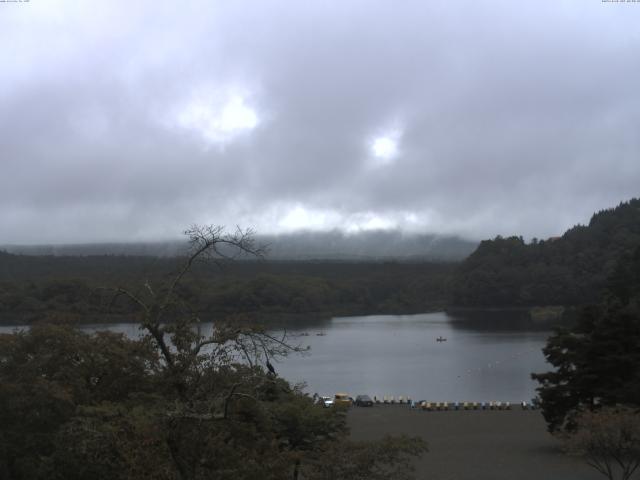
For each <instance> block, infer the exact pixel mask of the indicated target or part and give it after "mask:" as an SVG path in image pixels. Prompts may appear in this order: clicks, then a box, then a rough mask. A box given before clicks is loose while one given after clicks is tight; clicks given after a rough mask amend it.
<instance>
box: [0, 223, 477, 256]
mask: <svg viewBox="0 0 640 480" xmlns="http://www.w3.org/2000/svg"><path fill="white" fill-rule="evenodd" d="M257 240H258V242H259V243H261V244H266V245H268V255H267V258H270V259H278V260H350V261H356V260H363V261H364V260H376V259H404V260H446V261H452V260H461V259H463V258H465V257H466V256H468V255H469V254H470V253H471V252H472V251H473V250H474V249H475V248H476V246H477V242H473V241H469V240H465V239H462V238H460V237H455V236H440V235H433V234H408V233H402V232H399V231H386V230H385V231H382V230H381V231H375V232H361V233H354V234H345V233H342V232H340V231H337V230H334V231H330V232H322V233H319V232H300V233H291V234H282V235H259V236H257ZM1 248H2V249H3V250H5V251H7V252H9V253H21V254H27V255H58V256H61V255H143V256H161V257H166V256H175V255H178V254H180V253H181V252H183V251H184V249H185V248H186V245H185V244H184V243H183V242H180V241H167V242H139V243H91V244H68V245H5V246H2V247H1Z"/></svg>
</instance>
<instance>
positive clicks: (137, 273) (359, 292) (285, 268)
mask: <svg viewBox="0 0 640 480" xmlns="http://www.w3.org/2000/svg"><path fill="white" fill-rule="evenodd" d="M179 264H180V260H179V259H175V258H164V259H162V258H149V257H121V256H96V257H91V256H90V257H53V256H48V257H47V256H46V257H32V256H25V255H10V254H6V253H0V319H1V320H4V321H5V322H6V323H15V322H26V323H30V322H31V321H33V320H34V319H36V318H42V317H43V315H45V316H49V317H57V316H59V315H60V314H64V315H65V316H66V317H67V318H69V317H70V316H76V317H78V318H81V319H83V320H84V321H87V320H91V319H94V320H95V319H98V318H100V317H102V318H104V316H105V315H107V314H111V315H117V316H122V315H130V314H131V313H132V312H133V311H134V310H135V306H134V305H132V304H131V302H130V301H127V300H126V299H120V300H118V301H117V302H116V303H115V304H114V303H111V297H110V295H109V292H108V291H105V290H104V289H103V288H102V287H104V286H106V285H114V284H121V285H125V286H130V287H131V288H141V287H140V285H143V284H144V283H145V282H146V281H147V280H149V279H156V280H157V279H162V278H164V277H165V276H166V272H168V271H175V270H176V269H177V268H178V266H179ZM452 269H453V264H448V263H422V262H420V263H402V262H371V263H359V262H275V261H268V260H265V261H255V260H244V261H237V262H233V263H226V264H222V265H221V266H220V265H218V264H215V263H214V262H211V261H205V262H202V263H199V264H198V265H195V266H194V268H193V272H191V273H190V275H189V276H188V277H187V278H185V281H184V282H183V284H182V285H181V288H182V291H183V294H184V295H185V296H186V297H188V298H190V299H191V301H192V303H193V306H194V308H196V309H198V310H199V311H200V312H202V313H207V314H211V315H224V314H229V313H269V314H279V313H287V314H307V313H314V314H325V315H332V314H366V313H380V312H388V313H409V312H420V311H427V310H431V309H434V308H442V307H443V306H444V305H445V304H446V303H447V301H448V294H449V277H450V274H451V271H452Z"/></svg>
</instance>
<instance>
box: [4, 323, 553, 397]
mask: <svg viewBox="0 0 640 480" xmlns="http://www.w3.org/2000/svg"><path fill="white" fill-rule="evenodd" d="M82 328H83V329H84V330H87V331H94V330H99V329H110V330H113V331H119V332H123V333H125V334H127V335H129V336H131V337H135V336H137V335H139V330H138V326H137V324H113V325H106V324H105V325H85V326H83V327H82ZM11 330H12V328H11V327H4V328H0V332H7V331H11ZM288 332H289V333H290V334H291V335H292V340H294V341H296V342H297V343H301V344H303V345H309V346H310V347H311V350H310V351H309V353H307V354H305V355H303V356H301V355H293V356H291V357H288V358H285V359H283V360H281V361H279V362H277V363H275V362H274V366H275V368H276V371H277V372H278V374H279V375H281V376H283V377H285V378H287V379H288V380H290V381H292V382H306V384H307V391H308V392H309V393H314V392H317V393H319V394H321V395H333V394H334V393H335V392H347V393H349V394H351V395H352V396H354V397H355V395H358V394H368V395H370V396H372V397H373V396H374V395H376V396H378V397H382V396H384V395H394V396H396V397H397V396H398V395H403V396H405V397H406V396H410V397H411V398H413V399H416V400H418V399H428V400H434V401H465V400H469V401H491V400H500V401H510V402H519V401H522V400H530V399H531V398H532V397H533V396H534V395H535V388H536V383H535V382H533V381H532V380H531V379H530V374H531V372H542V371H546V370H549V368H550V367H549V365H548V364H547V363H546V362H545V359H544V357H543V355H542V352H541V349H542V347H543V346H544V344H545V341H546V339H547V337H548V336H549V333H550V332H549V331H548V330H540V329H536V328H534V327H533V326H532V325H530V324H528V323H523V322H522V321H519V320H518V319H516V318H505V317H504V315H503V316H502V317H501V318H498V317H497V316H496V315H493V314H491V315H488V316H487V315H485V316H482V317H476V318H473V319H465V318H461V317H454V316H450V315H447V314H446V313H444V312H438V313H427V314H419V315H373V316H362V317H336V318H332V319H331V320H328V321H326V322H322V323H316V324H314V325H307V326H302V327H297V328H296V329H293V330H292V329H289V330H288ZM318 333H321V334H322V335H318ZM438 337H443V338H446V341H444V342H438V341H437V340H436V339H437V338H438Z"/></svg>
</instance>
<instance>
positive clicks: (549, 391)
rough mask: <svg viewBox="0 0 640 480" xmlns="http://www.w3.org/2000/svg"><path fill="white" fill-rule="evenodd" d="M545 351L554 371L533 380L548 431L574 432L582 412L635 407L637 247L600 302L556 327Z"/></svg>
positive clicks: (638, 378)
mask: <svg viewBox="0 0 640 480" xmlns="http://www.w3.org/2000/svg"><path fill="white" fill-rule="evenodd" d="M544 354H545V356H546V358H547V360H548V362H549V363H550V364H551V365H553V366H554V367H555V370H554V371H552V372H547V373H541V374H534V375H533V378H534V379H536V380H537V381H538V382H540V388H539V389H538V392H539V395H540V399H541V401H542V403H541V404H542V411H543V414H544V416H545V419H546V420H547V422H548V425H549V429H550V430H551V431H558V430H564V429H567V430H569V431H570V430H573V429H574V428H575V427H576V418H577V416H579V415H580V414H581V413H582V412H584V411H591V410H599V409H601V408H602V407H616V406H619V405H625V406H630V407H633V408H634V409H635V410H636V411H637V410H638V409H640V247H639V248H637V249H636V250H635V251H634V252H633V253H632V254H628V255H625V256H623V257H622V258H621V259H620V261H619V263H618V265H617V266H616V267H615V268H614V270H613V273H612V275H611V276H610V278H609V281H608V285H607V288H606V290H605V295H604V298H603V300H602V302H600V303H599V304H597V305H593V306H589V307H584V308H583V309H581V310H580V312H579V313H578V314H577V316H576V318H575V320H574V324H573V325H572V326H571V327H565V328H560V329H558V330H557V331H556V333H555V334H554V335H553V336H551V337H550V338H549V340H548V342H547V345H546V347H545V349H544ZM638 433H639V434H640V432H638Z"/></svg>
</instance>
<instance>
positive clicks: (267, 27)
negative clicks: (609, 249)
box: [0, 0, 640, 243]
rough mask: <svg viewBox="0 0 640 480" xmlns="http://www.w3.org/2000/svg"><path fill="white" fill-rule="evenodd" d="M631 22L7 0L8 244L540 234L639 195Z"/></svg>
mask: <svg viewBox="0 0 640 480" xmlns="http://www.w3.org/2000/svg"><path fill="white" fill-rule="evenodd" d="M639 25H640V3H635V4H633V3H629V4H621V3H602V2H601V1H600V0H583V1H571V2H563V1H559V0H548V1H530V2H514V1H512V0H510V1H504V2H501V1H486V2H482V1H477V0H473V1H464V0H462V1H461V0H455V1H444V2H428V1H425V0H420V1H415V2H412V1H406V0H403V1H388V2H375V1H372V0H366V1H347V0H340V1H335V2H333V1H327V0H321V1H310V0H305V1H294V0H289V1H282V2H279V1H267V0H255V1H239V0H234V1H224V2H212V1H203V2H197V1H177V0H176V1H173V2H171V1H169V2H163V1H158V0H155V1H148V2H147V1H135V2H131V1H115V0H108V1H91V2H71V1H69V2H56V1H52V0H31V1H30V2H28V3H0V42H1V43H0V44H1V46H2V48H0V167H1V171H0V243H49V242H55V243H58V242H83V241H113V240H126V241H133V240H150V239H154V238H158V239H166V238H171V237H175V236H176V235H178V234H179V232H181V231H182V230H183V229H184V228H185V227H186V226H188V225H189V224H192V223H215V224H226V225H236V224H240V225H242V226H252V227H254V228H256V229H257V230H258V231H259V232H264V233H273V232H282V231H287V232H288V231H293V230H297V229H317V230H325V229H332V228H340V229H344V230H346V231H350V232H354V231H361V230H369V229H377V228H401V229H403V230H406V231H419V232H431V233H446V234H452V233H453V234H460V235H464V236H467V237H470V238H474V239H478V238H484V237H493V236H495V235H497V234H502V235H510V234H522V235H524V236H526V237H531V236H538V237H546V236H550V235H557V234H560V233H562V231H564V230H565V229H566V228H568V227H570V226H572V225H574V224H576V223H584V222H587V221H588V220H589V217H590V215H591V213H592V212H593V211H594V210H599V209H601V208H605V207H612V206H615V205H616V204H617V203H619V202H620V201H621V200H626V199H629V198H631V197H633V196H638V195H639V194H640V27H639Z"/></svg>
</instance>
